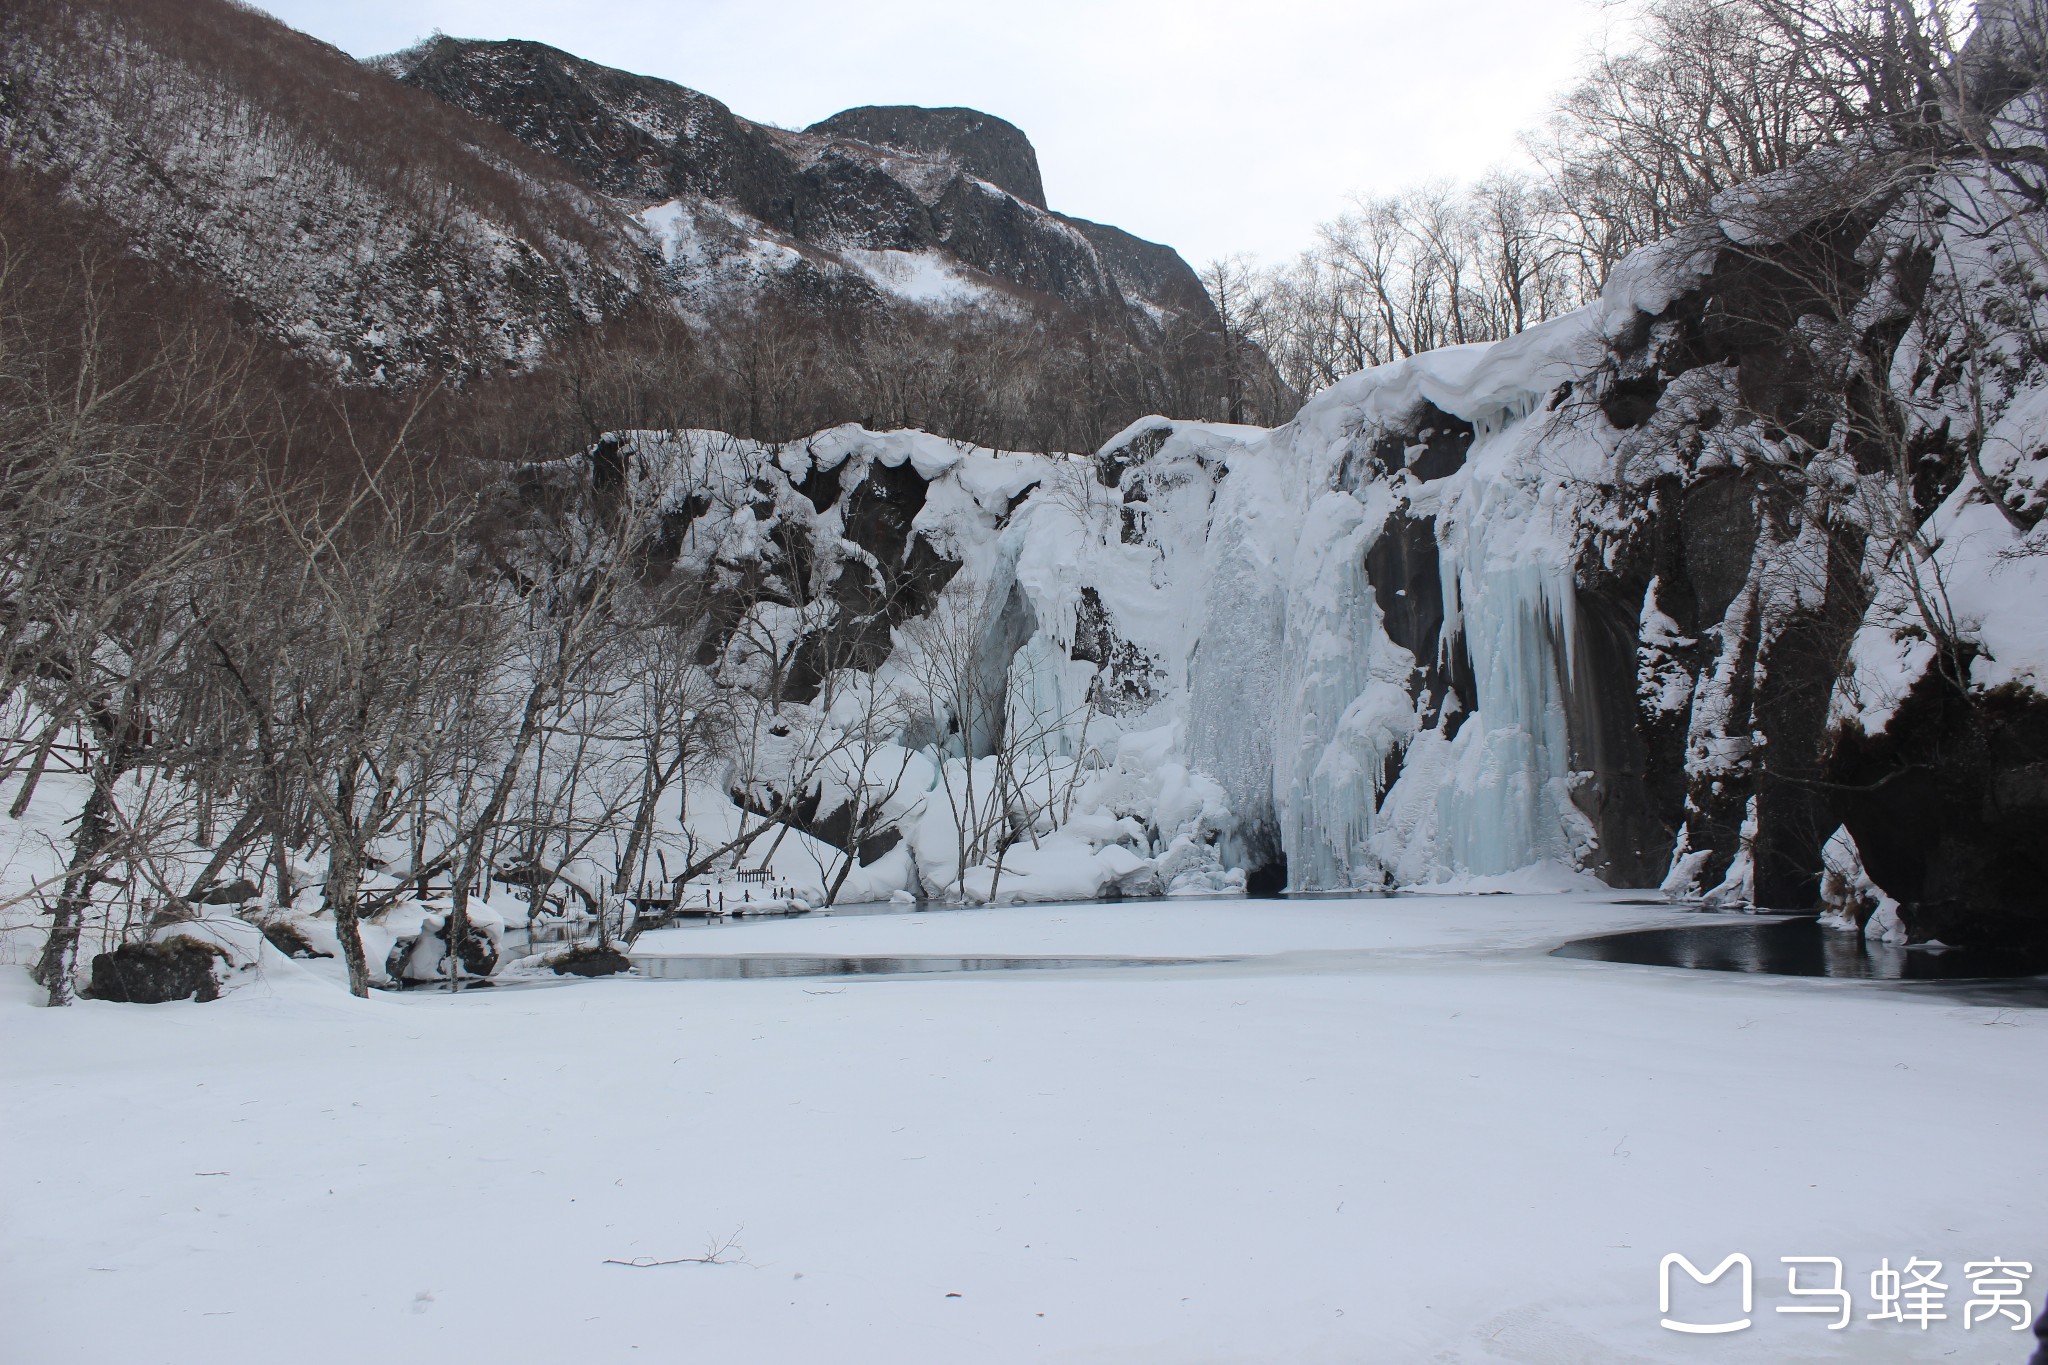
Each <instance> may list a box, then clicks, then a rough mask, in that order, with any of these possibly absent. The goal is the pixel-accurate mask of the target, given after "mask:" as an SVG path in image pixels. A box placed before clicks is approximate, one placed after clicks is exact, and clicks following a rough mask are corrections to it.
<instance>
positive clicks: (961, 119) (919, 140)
mask: <svg viewBox="0 0 2048 1365" xmlns="http://www.w3.org/2000/svg"><path fill="white" fill-rule="evenodd" d="M804 131H805V132H807V133H822V134H824V135H825V136H827V137H844V138H852V139H853V140H854V141H856V142H866V143H869V144H871V145H873V146H876V147H897V148H901V149H902V150H904V151H908V152H922V153H924V154H926V155H929V156H942V157H946V158H949V159H951V160H953V161H957V162H959V163H960V166H961V167H962V168H963V169H964V170H966V171H967V173H968V174H970V175H974V176H978V177H980V178H981V179H983V180H986V181H988V182H989V184H991V185H994V186H996V187H997V188H998V189H1003V190H1008V191H1009V192H1010V193H1011V194H1014V195H1016V196H1017V197H1018V198H1019V199H1022V200H1023V201H1024V202H1025V203H1027V204H1031V205H1034V206H1036V207H1038V208H1044V207H1045V182H1044V181H1043V180H1041V179H1040V178H1039V174H1038V152H1037V150H1036V149H1035V148H1034V147H1032V145H1031V139H1030V138H1028V137H1026V136H1024V130H1023V129H1021V128H1019V127H1018V126H1017V125H1016V124H1014V123H1010V122H1008V121H1007V120H1004V119H999V118H996V117H995V116H994V115H992V114H984V113H982V112H981V111H979V110H977V109H922V108H919V107H918V106H916V105H914V104H868V105H862V106H861V107H860V108H858V109H847V110H843V111H841V112H840V113H837V114H834V115H832V117H830V118H827V119H820V120H819V121H818V122H816V123H813V124H812V125H811V126H810V127H808V128H806V129H804Z"/></svg>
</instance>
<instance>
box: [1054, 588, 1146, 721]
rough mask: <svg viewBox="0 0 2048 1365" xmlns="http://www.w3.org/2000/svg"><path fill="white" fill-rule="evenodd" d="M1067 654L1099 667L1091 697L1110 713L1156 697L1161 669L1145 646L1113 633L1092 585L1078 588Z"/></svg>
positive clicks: (1131, 710)
mask: <svg viewBox="0 0 2048 1365" xmlns="http://www.w3.org/2000/svg"><path fill="white" fill-rule="evenodd" d="M1068 657H1070V658H1074V659H1079V660H1082V661H1083V662H1086V663H1091V664H1094V665H1095V666H1096V667H1097V669H1099V670H1100V671H1099V672H1097V673H1096V675H1095V681H1094V683H1093V684H1092V685H1091V687H1092V696H1091V698H1090V699H1091V700H1092V701H1094V703H1095V704H1096V705H1097V706H1098V707H1100V708H1101V709H1102V710H1104V711H1106V712H1108V713H1109V714H1110V715H1112V716H1128V715H1136V714H1137V713H1139V712H1141V711H1143V710H1144V709H1145V708H1146V707H1148V706H1151V705H1152V704H1153V703H1154V702H1156V701H1157V700H1158V699H1159V692H1158V688H1157V685H1156V681H1157V679H1158V677H1159V676H1160V675H1161V672H1162V670H1161V669H1160V668H1159V667H1158V666H1157V664H1155V663H1154V661H1153V659H1152V657H1151V656H1150V655H1148V654H1146V653H1145V651H1144V650H1142V649H1139V648H1138V647H1137V646H1136V645H1134V644H1132V643H1131V642H1130V641H1129V640H1126V639H1124V638H1123V637H1122V636H1120V635H1118V634H1117V633H1116V629H1115V627H1114V626H1112V625H1111V624H1110V620H1109V612H1108V610H1107V609H1106V608H1105V607H1104V606H1103V605H1102V594H1101V593H1099V592H1097V591H1096V590H1095V589H1093V588H1083V589H1081V603H1080V606H1079V607H1078V608H1077V609H1076V611H1075V619H1074V645H1073V648H1072V649H1071V650H1070V651H1068Z"/></svg>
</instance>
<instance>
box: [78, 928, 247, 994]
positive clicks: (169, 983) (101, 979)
mask: <svg viewBox="0 0 2048 1365" xmlns="http://www.w3.org/2000/svg"><path fill="white" fill-rule="evenodd" d="M223 960H224V955H223V954H222V952H221V951H220V949H218V948H216V947H214V946H212V945H211V944H207V943H201V942H199V941H198V940H197V939H191V938H171V939H167V940H165V941H163V942H161V943H128V944H124V945H122V946H121V947H119V948H116V949H115V950H114V951H113V952H111V953H99V954H96V955H95V956H94V957H93V960H92V982H91V984H90V985H89V986H87V988H86V992H85V993H86V994H87V995H89V996H91V997H92V998H93V999H95V1000H112V1001H117V1002H119V1003H121V1004H125V1005H163V1004H168V1003H169V1002H171V1001H173V1000H200V1001H206V1000H217V999H219V998H220V978H219V976H218V975H217V971H218V968H219V966H220V964H221V962H222V961H223Z"/></svg>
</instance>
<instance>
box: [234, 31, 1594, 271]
mask: <svg viewBox="0 0 2048 1365" xmlns="http://www.w3.org/2000/svg"><path fill="white" fill-rule="evenodd" d="M258 3H259V4H260V5H261V6H262V8H264V9H267V10H269V11H270V12H271V13H273V14H275V15H277V16H278V17H279V18H281V19H283V20H284V21H285V22H286V23H289V24H291V25H292V26H293V27H295V28H299V29H303V30H305V31H306V32H308V33H311V34H313V35H314V36H316V37H319V38H323V39H325V40H327V41H328V42H331V43H333V44H335V45H336V46H338V47H341V48H343V49H345V50H347V51H349V52H352V53H354V54H356V55H357V56H369V55H372V54H375V53H380V52H389V51H392V50H394V49H397V48H400V47H404V46H407V45H408V44H410V43H412V42H413V41H414V40H416V39H418V38H421V37H423V36H425V35H427V34H429V33H431V32H432V31H434V30H435V29H437V28H438V29H440V30H442V31H443V32H446V33H450V34H455V35H457V36H461V37H470V38H514V37H517V38H533V39H537V40H539V41H541V42H545V43H551V44H553V45H554V46H556V47H560V48H564V49H566V50H568V51H570V52H574V53H576V54H577V55H579V56H582V57H587V58H589V59H591V60H592V61H597V62H602V63H604V64H606V65H608V66H617V67H623V68H625V69H627V70H630V71H638V72H642V73H645V74H647V75H651V76H660V77H663V78H665V79H668V80H673V81H677V82H680V83H681V84H683V85H687V86H690V87H692V88H694V89H697V90H702V91H704V92H705V93H706V94H709V95H713V96H716V97H717V98H718V99H721V100H723V101H725V103H726V104H728V105H730V106H731V107H732V109H733V111H734V112H735V113H738V114H741V115H744V116H745V117H748V118H753V119H761V120H765V121H768V122H772V123H779V124H783V125H786V126H792V127H800V126H802V125H804V124H807V123H811V122H814V121H815V120H817V119H820V118H823V117H825V116H826V115H827V114H831V113H835V112H837V111H838V110H840V109H844V108H848V107H850V106H852V105H857V104H924V105H955V104H958V105H968V106H971V107H973V108H977V109H982V110H986V111H987V112H989V113H992V114H997V115H1000V116H1002V117H1003V118H1006V119H1009V120H1010V121H1011V122H1013V123H1015V124H1017V125H1018V126H1019V127H1021V128H1023V129H1024V131H1025V132H1026V133H1028V134H1029V135H1030V137H1031V140H1032V142H1033V143H1034V144H1035V145H1036V146H1037V148H1038V157H1039V162H1040V164H1041V166H1042V167H1043V168H1044V172H1045V186H1046V197H1047V198H1048V200H1050V202H1051V203H1052V206H1053V207H1054V208H1056V209H1060V210H1062V211H1064V212H1067V213H1072V214H1077V215H1079V216H1081V217H1084V218H1093V219H1097V220H1099V221H1102V222H1107V223H1114V224H1116V225H1117V226H1119V227H1122V228H1124V229H1126V230H1128V231H1131V232H1135V233H1137V234H1138V235H1140V236H1142V237H1149V238H1152V239H1154V240H1157V241H1162V242H1166V243H1169V244H1171V245H1172V246H1174V247H1177V248H1178V249H1179V250H1180V251H1181V253H1182V254H1183V255H1184V256H1186V257H1187V258H1188V259H1189V260H1190V261H1194V262H1197V263H1199V262H1201V261H1204V260H1207V259H1209V258H1211V257H1214V256H1219V255H1224V254H1227V253H1229V252H1233V251H1249V252H1253V253H1255V254H1258V255H1261V256H1264V257H1266V258H1267V259H1279V258H1283V257H1287V256H1291V255H1292V254H1293V253H1294V252H1296V251H1298V250H1300V249H1301V248H1302V247H1303V246H1305V245H1307V244H1308V242H1309V240H1310V238H1311V235H1312V233H1313V230H1314V226H1315V224H1316V223H1317V222H1319V221H1321V220H1323V219H1325V218H1328V217H1330V216H1332V215H1333V214H1335V213H1336V212H1337V211H1338V210H1339V209H1341V208H1342V207H1343V203H1344V197H1345V195H1346V194H1347V193H1350V192H1352V191H1368V192H1378V191H1389V190H1394V189H1398V188H1400V187H1401V186H1403V185H1405V184H1408V183H1411V182H1413V181H1416V180H1421V179H1426V178H1430V177H1435V176H1449V177H1454V178H1459V179H1465V178H1469V177H1472V176H1475V175H1478V174H1480V173H1481V172H1483V171H1485V170H1486V169H1487V167H1489V166H1491V165H1495V164H1501V163H1512V162H1515V161H1518V160H1519V159H1520V156H1521V153H1520V150H1519V148H1518V145H1517V142H1516V135H1517V133H1518V132H1520V131H1521V130H1522V129H1523V128H1525V127H1528V126H1529V125H1531V124H1533V123H1535V122H1536V121H1537V120H1538V119H1539V118H1540V117H1541V116H1542V113H1543V111H1544V109H1545V107H1546V106H1547V103H1548V101H1549V98H1550V96H1551V95H1552V94H1553V93H1554V92H1555V91H1556V90H1557V89H1559V88H1560V87H1561V86H1562V85H1564V84H1565V83H1566V82H1567V81H1568V80H1569V79H1570V78H1571V76H1572V73H1573V71H1574V70H1575V69H1576V67H1577V65H1578V63H1579V61H1580V60H1581V58H1582V57H1583V56H1584V55H1585V54H1586V52H1587V51H1588V50H1589V49H1590V48H1591V47H1592V46H1593V45H1594V44H1595V43H1596V42H1597V40H1598V38H1599V35H1600V33H1601V31H1602V26H1603V24H1605V23H1607V22H1609V20H1610V17H1611V13H1612V11H1611V10H1609V9H1607V8H1604V7H1603V6H1601V5H1600V4H1599V3H1598V0H1350V2H1349V3H1346V2H1345V0H1264V3H1247V2H1246V0H1034V3H1031V4H1010V5H1001V6H997V5H986V4H976V3H974V0H965V2H964V3H963V2H962V0H951V3H943V4H942V3H935V0H864V2H863V3H857V4H849V3H846V0H781V2H780V3H777V4H773V5H768V4H763V3H760V0H584V2H583V3H579V4H563V3H550V2H549V0H258Z"/></svg>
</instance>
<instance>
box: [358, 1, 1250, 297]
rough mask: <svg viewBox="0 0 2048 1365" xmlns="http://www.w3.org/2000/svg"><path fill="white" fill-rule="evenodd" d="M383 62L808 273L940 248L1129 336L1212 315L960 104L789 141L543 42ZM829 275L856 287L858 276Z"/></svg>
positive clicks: (1169, 265)
mask: <svg viewBox="0 0 2048 1365" xmlns="http://www.w3.org/2000/svg"><path fill="white" fill-rule="evenodd" d="M384 61H385V65H386V69H388V70H389V71H391V73H392V74H394V75H395V76H397V77H398V79H400V80H401V81H404V82H405V83H406V84H408V85H412V86H415V87H417V88H419V89H421V90H425V91H429V92H431V93H432V94H435V95H437V96H439V97H440V98H442V99H444V100H446V101H448V102H449V103H451V104H454V105H456V106H458V107H460V108H462V109H465V110H467V111H469V112H470V113H472V114H475V115H476V116H477V117H479V118H482V119H485V120H488V121H489V122H491V123H494V124H497V125H498V126H499V127H500V128H503V129H505V130H506V131H507V132H510V133H512V134H513V135H514V136H516V137H517V138H519V139H520V140H521V141H522V142H525V143H526V144H527V145H529V146H531V147H534V148H537V149H539V150H541V151H544V152H547V153H549V154H551V155H553V156H556V157H558V158H560V159H561V160H562V161H564V162H566V163H568V165H569V166H570V167H571V168H572V169H574V170H575V171H576V172H577V174H578V175H580V176H581V177H582V178H584V179H585V180H586V181H588V182H589V183H590V184H591V185H593V186H595V187H596V188H598V189H600V190H602V191H603V192H604V193H606V194H609V195H613V196H615V197H617V198H620V199H624V200H626V201H628V202H630V203H635V204H640V205H650V204H657V203H662V202H664V201H667V200H671V199H686V200H688V199H697V200H705V201H712V202H716V203H719V204H724V205H729V206H731V207H733V208H736V209H738V210H739V211H740V212H741V213H743V214H745V215H746V216H747V217H749V218H751V219H753V220H755V221H756V222H758V223H759V224H760V225H761V226H762V227H763V228H764V229H766V230H768V231H769V232H770V233H773V234H778V235H780V236H781V237H783V238H785V239H787V240H788V241H789V242H792V243H796V244H800V245H802V246H804V247H807V248H816V249H817V250H818V252H819V253H823V254H822V255H821V256H820V260H819V262H817V263H816V264H818V265H821V266H822V265H827V264H829V261H830V256H829V254H830V253H833V252H837V251H841V250H845V249H849V248H851V249H861V250H887V251H938V252H941V253H943V254H946V255H950V256H951V257H953V258H954V259H955V260H957V261H958V262H960V263H961V264H962V265H964V266H967V267H969V268H970V269H971V270H973V271H976V272H979V273H980V274H982V275H984V276H987V277H988V278H990V279H991V280H994V281H998V282H1000V283H1001V284H1003V285H1007V286H1013V287H1015V288H1017V289H1021V290H1025V291H1029V292H1030V293H1033V294H1039V295H1049V296H1051V297H1053V298H1056V299H1059V300H1062V301H1064V302H1066V303H1068V304H1072V305H1075V306H1080V307H1089V308H1094V307H1104V306H1106V307H1109V308H1111V309H1112V310H1115V311H1117V312H1121V313H1123V314H1125V315H1126V316H1127V317H1128V318H1129V320H1130V324H1131V326H1132V327H1134V328H1136V329H1137V330H1138V331H1139V332H1140V333H1143V334H1150V333H1152V332H1156V331H1157V330H1158V326H1159V323H1158V321H1157V319H1156V316H1155V312H1157V313H1163V314H1166V315H1186V316H1187V317H1188V318H1189V319H1190V321H1191V322H1193V323H1194V324H1195V325H1196V326H1197V327H1208V326H1213V325H1214V324H1215V321H1216V319H1215V312H1214V309H1213V308H1212V307H1211V305H1210V303H1209V299H1208V296H1207V294H1206V293H1205V292H1204V291H1203V289H1202V287H1201V283H1200V281H1199V280H1198V279H1197V278H1196V276H1195V274H1194V272H1193V271H1192V270H1190V269H1189V268H1188V266H1187V263H1186V262H1185V261H1183V260H1181V258H1180V256H1179V255H1178V254H1177V253H1175V252H1174V251H1173V250H1172V249H1171V248H1169V247H1164V246H1159V245H1157V244H1155V243H1151V242H1146V241H1143V240H1141V239H1139V238H1137V237H1133V236H1131V235H1130V234H1129V233H1125V232H1121V231H1119V230H1117V229H1116V228H1112V227H1105V226H1103V225H1101V224H1096V223H1089V222H1085V221H1084V220H1081V219H1068V218H1063V217H1061V216H1060V215H1058V214H1054V213H1051V212H1049V211H1047V209H1046V207H1045V190H1044V185H1043V183H1042V182H1041V180H1040V178H1039V173H1038V154H1037V152H1036V151H1034V150H1033V148H1032V146H1031V142H1030V139H1028V138H1027V137H1025V135H1024V134H1023V132H1022V131H1021V130H1019V129H1018V128H1016V127H1015V126H1013V125H1011V124H1009V123H1006V122H1004V121H1003V120H1002V119H999V118H994V117H992V116H990V115H987V114H983V113H979V112H977V111H975V110H972V109H920V108H916V107H913V106H871V107H863V108H859V109H849V110H846V111H845V112H843V113H840V114H835V115H833V116H832V117H831V118H828V119H825V120H823V121H821V122H819V123H816V124H813V125H812V126H811V127H810V128H808V129H805V130H804V131H802V132H790V131H787V130H784V129H777V128H769V127H765V126H763V125H761V124H757V123H753V122H750V121H749V120H747V119H744V118H740V117H738V116H737V115H735V114H734V113H733V112H732V111H731V110H730V109H728V108H727V107H726V106H725V105H724V104H722V103H720V102H719V101H717V100H715V99H713V98H711V97H710V96H708V95H704V94H700V93H699V92H697V91H694V90H689V89H686V88H684V87H683V86H679V85H675V84H673V83H671V82H668V81H663V80H657V79H654V78H653V77H648V76H636V75H633V74H631V73H629V72H624V71H617V70H613V69H612V68H610V67H604V66H599V65H598V64H596V63H595V62H587V61H584V60H582V59H581V58H578V57H574V56H571V55H570V54H569V53H566V52H562V51H559V50H557V49H555V48H551V47H548V46H546V45H545V44H542V43H533V42H523V41H506V42H476V41H468V40H462V39H455V38H446V37H437V38H434V39H431V40H429V41H428V42H426V43H423V44H421V45H420V46H419V47H416V48H413V49H411V50H409V51H407V52H403V53H400V54H397V55H396V56H394V57H390V58H386V59H384ZM813 273H815V271H814V272H813ZM838 273H839V274H840V275H843V276H845V277H847V278H848V279H849V280H851V281H853V282H854V283H855V284H857V285H858V286H859V287H861V288H867V289H869V290H870V291H871V290H872V286H870V285H868V283H867V280H866V277H865V276H864V275H861V274H860V273H859V272H857V271H851V270H847V269H845V268H844V267H842V268H841V269H840V270H839V271H838Z"/></svg>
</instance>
